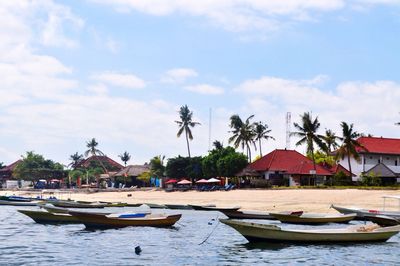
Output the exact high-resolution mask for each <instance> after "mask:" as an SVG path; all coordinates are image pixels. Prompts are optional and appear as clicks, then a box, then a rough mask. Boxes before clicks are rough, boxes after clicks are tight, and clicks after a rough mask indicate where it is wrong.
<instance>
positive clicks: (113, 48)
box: [106, 37, 119, 54]
mask: <svg viewBox="0 0 400 266" xmlns="http://www.w3.org/2000/svg"><path fill="white" fill-rule="evenodd" d="M106 47H107V49H108V50H109V51H110V52H111V53H113V54H116V53H118V51H119V44H118V42H116V41H115V40H114V39H112V38H110V37H109V38H107V41H106Z"/></svg>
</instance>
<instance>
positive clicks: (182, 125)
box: [175, 105, 200, 158]
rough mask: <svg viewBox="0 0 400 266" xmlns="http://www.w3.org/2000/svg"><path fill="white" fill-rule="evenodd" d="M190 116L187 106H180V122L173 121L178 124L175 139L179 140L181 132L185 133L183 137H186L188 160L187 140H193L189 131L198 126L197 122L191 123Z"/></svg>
mask: <svg viewBox="0 0 400 266" xmlns="http://www.w3.org/2000/svg"><path fill="white" fill-rule="evenodd" d="M192 116H193V112H192V111H190V110H189V107H188V106H187V105H184V106H181V108H180V110H179V117H180V118H181V120H180V121H175V123H177V124H178V126H179V130H178V133H177V134H176V135H177V137H178V138H179V137H180V136H181V135H182V133H183V131H185V137H186V144H187V149H188V154H189V158H190V147H189V139H190V140H192V139H193V135H192V131H191V130H190V128H191V127H195V126H196V125H200V123H199V122H194V121H192Z"/></svg>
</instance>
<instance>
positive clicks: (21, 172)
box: [13, 151, 67, 181]
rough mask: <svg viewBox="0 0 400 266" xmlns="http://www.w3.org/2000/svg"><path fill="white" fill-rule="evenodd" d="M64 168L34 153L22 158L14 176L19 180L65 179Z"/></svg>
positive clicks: (31, 152) (30, 152)
mask: <svg viewBox="0 0 400 266" xmlns="http://www.w3.org/2000/svg"><path fill="white" fill-rule="evenodd" d="M66 173H67V172H66V171H64V166H63V165H62V164H60V163H56V162H53V161H52V160H49V159H45V158H44V157H43V156H42V155H40V154H36V153H34V152H33V151H29V152H27V153H26V156H22V161H21V162H20V163H19V164H18V165H17V166H16V167H15V169H14V173H13V174H14V175H15V177H17V178H18V179H23V180H30V181H38V180H39V179H42V178H44V179H52V178H57V179H61V178H65V177H66Z"/></svg>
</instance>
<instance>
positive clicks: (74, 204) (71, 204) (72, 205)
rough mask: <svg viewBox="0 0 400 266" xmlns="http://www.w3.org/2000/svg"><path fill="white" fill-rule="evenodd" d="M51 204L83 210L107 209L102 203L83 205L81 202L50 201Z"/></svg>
mask: <svg viewBox="0 0 400 266" xmlns="http://www.w3.org/2000/svg"><path fill="white" fill-rule="evenodd" d="M51 204H53V205H54V206H56V207H62V208H84V209H89V208H104V207H107V204H104V203H83V202H74V201H71V202H68V201H52V202H51Z"/></svg>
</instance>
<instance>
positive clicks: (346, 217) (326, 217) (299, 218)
mask: <svg viewBox="0 0 400 266" xmlns="http://www.w3.org/2000/svg"><path fill="white" fill-rule="evenodd" d="M269 214H270V215H271V216H273V217H274V218H275V219H277V220H279V221H281V222H282V223H292V224H326V223H348V222H350V221H351V220H353V219H354V218H355V217H356V216H357V214H355V213H350V214H341V213H339V214H332V213H303V212H277V213H273V212H270V213H269Z"/></svg>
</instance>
